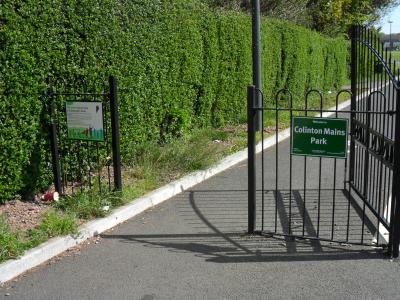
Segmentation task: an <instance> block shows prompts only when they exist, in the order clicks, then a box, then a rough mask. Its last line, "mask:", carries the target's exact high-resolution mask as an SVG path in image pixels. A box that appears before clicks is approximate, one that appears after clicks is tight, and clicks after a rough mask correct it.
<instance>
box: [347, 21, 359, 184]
mask: <svg viewBox="0 0 400 300" xmlns="http://www.w3.org/2000/svg"><path fill="white" fill-rule="evenodd" d="M357 29H358V28H357V27H356V26H355V25H353V26H351V104H350V110H351V115H350V126H351V127H350V129H351V132H350V178H349V180H350V181H353V180H354V154H355V142H354V117H355V115H354V111H355V110H356V103H357V65H358V64H357V60H358V57H357ZM349 189H351V186H350V185H349Z"/></svg>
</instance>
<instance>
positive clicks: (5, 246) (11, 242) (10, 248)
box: [0, 217, 25, 262]
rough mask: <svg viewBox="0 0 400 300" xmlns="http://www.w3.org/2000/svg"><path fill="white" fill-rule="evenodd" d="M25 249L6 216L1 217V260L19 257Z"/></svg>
mask: <svg viewBox="0 0 400 300" xmlns="http://www.w3.org/2000/svg"><path fill="white" fill-rule="evenodd" d="M24 250H25V247H24V244H23V243H22V242H21V240H20V237H19V235H18V234H16V233H12V232H11V231H10V228H9V226H8V225H7V224H6V222H5V220H4V218H2V217H0V262H2V261H5V260H7V259H10V258H17V257H18V256H19V255H21V253H22V252H23V251H24Z"/></svg>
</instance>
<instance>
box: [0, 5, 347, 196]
mask: <svg viewBox="0 0 400 300" xmlns="http://www.w3.org/2000/svg"><path fill="white" fill-rule="evenodd" d="M198 2H200V1H195V0H174V1H173V0H141V1H115V0H101V1H100V0H79V1H78V0H71V1H61V0H3V1H1V2H0V122H1V127H0V149H1V151H0V161H1V164H0V166H1V167H0V202H4V201H5V200H7V199H10V198H12V197H13V196H14V195H15V194H17V193H21V192H24V191H25V192H34V191H35V190H37V189H41V188H44V187H45V186H46V185H48V183H49V181H50V180H51V172H50V165H49V161H50V159H49V151H48V142H47V135H46V134H47V133H46V128H45V127H44V126H43V124H45V121H46V118H47V117H46V113H45V112H46V111H45V110H46V109H47V108H46V105H45V100H44V98H43V97H41V94H42V93H43V92H44V91H45V90H46V84H45V79H46V77H47V76H49V75H51V76H53V77H55V78H56V79H57V78H58V79H68V78H70V77H71V76H75V75H82V76H85V77H87V78H88V80H90V79H92V78H93V79H94V78H100V77H102V78H106V77H107V76H108V75H109V74H113V75H115V76H117V77H118V79H119V86H120V88H121V92H120V95H119V99H120V111H121V143H122V145H121V147H122V156H123V160H124V162H125V163H129V160H130V157H132V155H134V149H135V147H136V145H138V144H141V143H144V142H146V141H149V140H151V141H154V140H157V141H161V142H164V141H168V139H170V138H173V137H175V136H178V135H180V134H183V133H185V132H189V131H190V130H191V129H192V128H195V127H204V126H224V125H226V124H237V123H239V122H240V121H243V120H244V119H245V116H246V104H245V103H246V86H247V85H248V84H250V83H251V81H252V75H251V20H250V17H249V16H247V15H244V14H242V13H237V12H226V11H218V10H212V9H210V8H208V7H207V6H204V5H203V4H201V3H198ZM262 38H263V44H262V51H263V62H264V66H263V82H264V91H265V95H266V99H267V101H271V100H272V99H273V95H274V93H275V92H276V90H277V89H279V88H283V87H287V88H289V89H291V90H292V92H293V93H294V96H295V99H298V98H299V97H301V96H302V95H303V94H304V92H305V91H306V90H307V89H309V88H311V87H312V88H319V89H333V88H335V87H339V86H340V85H341V84H342V83H343V80H344V79H345V78H346V75H347V66H346V57H347V46H348V45H347V42H346V41H345V40H344V39H342V38H339V39H329V38H326V37H324V36H321V35H319V34H317V33H315V32H311V31H308V30H306V29H304V28H301V27H298V26H295V25H293V24H290V23H287V22H281V21H277V20H270V19H267V20H264V21H263V25H262Z"/></svg>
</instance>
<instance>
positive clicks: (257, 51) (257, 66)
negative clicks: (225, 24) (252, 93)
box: [252, 0, 262, 131]
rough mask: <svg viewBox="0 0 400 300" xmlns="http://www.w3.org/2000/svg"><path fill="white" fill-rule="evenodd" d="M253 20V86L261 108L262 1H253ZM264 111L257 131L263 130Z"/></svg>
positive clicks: (258, 113) (257, 125)
mask: <svg viewBox="0 0 400 300" xmlns="http://www.w3.org/2000/svg"><path fill="white" fill-rule="evenodd" d="M252 20H253V26H252V28H253V47H252V48H253V85H254V86H255V87H256V89H257V97H256V101H255V102H256V103H255V106H256V107H261V105H262V103H261V93H260V92H259V91H261V88H262V84H261V46H260V40H261V38H260V36H261V34H260V23H261V10H260V0H252ZM261 114H262V111H258V112H257V115H256V126H255V127H256V130H257V131H261V130H262V124H261V120H262V117H261V116H262V115H261Z"/></svg>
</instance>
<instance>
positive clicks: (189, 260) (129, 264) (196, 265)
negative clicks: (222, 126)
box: [0, 142, 400, 300]
mask: <svg viewBox="0 0 400 300" xmlns="http://www.w3.org/2000/svg"><path fill="white" fill-rule="evenodd" d="M285 144H286V145H285ZM281 146H282V147H287V142H284V143H283V144H282V145H281ZM272 154H273V153H272V150H268V151H267V155H272ZM282 167H283V168H282V169H285V168H284V166H282ZM246 189H247V167H246V162H244V163H241V164H239V165H237V166H235V167H233V168H231V169H229V170H227V171H226V172H223V173H221V174H219V175H218V176H215V177H213V178H211V179H209V180H208V181H206V182H204V183H202V184H200V185H198V186H196V187H195V188H193V189H191V190H190V191H187V192H184V193H182V194H180V195H178V196H177V197H175V198H173V199H171V200H169V201H167V202H165V203H164V204H161V205H159V206H158V207H156V208H155V209H153V210H150V211H147V212H145V213H143V214H141V215H139V216H137V217H135V218H133V219H132V220H130V221H129V222H126V223H125V224H123V225H121V226H119V227H117V228H115V229H114V230H113V231H109V232H108V233H105V234H104V235H102V238H101V240H100V243H98V244H92V245H90V246H88V247H85V248H84V249H82V251H81V252H80V254H78V255H72V256H67V257H64V258H62V259H61V260H60V261H57V262H55V263H53V264H50V265H48V264H45V265H43V266H41V267H39V268H37V269H36V270H34V271H32V272H29V273H28V274H26V275H25V276H24V277H21V278H20V279H19V280H18V281H16V282H11V283H9V284H8V285H6V286H5V287H3V288H0V299H143V300H144V299H146V300H150V299H278V298H280V299H399V298H400V264H399V262H398V261H394V262H392V261H390V260H388V259H386V258H384V256H383V255H382V253H380V252H379V251H377V250H374V249H372V248H364V249H359V248H354V247H344V246H339V245H334V244H329V243H327V244H322V245H321V247H317V248H316V247H313V245H312V244H310V243H309V242H306V241H298V242H297V243H296V244H294V242H292V241H287V240H285V239H280V238H262V237H249V236H246V235H245V234H244V232H245V231H246V226H247V198H246V195H247V192H246Z"/></svg>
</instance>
